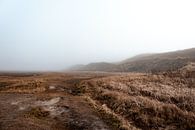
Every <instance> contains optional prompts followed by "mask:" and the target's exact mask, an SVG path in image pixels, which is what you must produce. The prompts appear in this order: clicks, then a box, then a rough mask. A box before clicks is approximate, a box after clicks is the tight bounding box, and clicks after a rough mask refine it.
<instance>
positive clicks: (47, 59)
mask: <svg viewBox="0 0 195 130" xmlns="http://www.w3.org/2000/svg"><path fill="white" fill-rule="evenodd" d="M191 47H195V1H194V0H0V70H61V69H64V68H66V67H69V66H71V65H74V64H86V63H89V62H99V61H108V62H115V61H120V60H123V59H125V58H129V57H131V56H134V55H136V54H140V53H149V52H166V51H172V50H178V49H185V48H191Z"/></svg>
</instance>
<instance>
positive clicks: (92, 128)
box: [0, 75, 110, 130]
mask: <svg viewBox="0 0 195 130" xmlns="http://www.w3.org/2000/svg"><path fill="white" fill-rule="evenodd" d="M19 78H20V77H19ZM27 78H28V80H29V79H30V78H35V77H27ZM27 78H26V80H27ZM38 78H39V79H40V76H39V77H38ZM90 78H93V77H90ZM86 79H89V78H85V77H84V78H82V76H80V77H79V78H74V77H71V79H69V78H66V77H64V76H61V75H60V76H59V75H58V76H56V77H52V78H51V76H46V77H45V76H43V80H45V81H47V82H44V83H43V84H42V85H43V86H44V87H45V88H46V89H44V90H45V91H44V92H42V91H40V92H37V93H36V92H35V93H30V91H31V88H29V87H28V89H29V90H28V91H29V93H26V92H27V90H26V89H27V88H26V89H25V88H24V87H21V89H25V91H21V90H20V91H18V90H19V89H20V87H19V88H18V87H15V89H14V90H13V87H10V86H8V87H5V86H4V87H5V88H2V90H1V92H0V129H2V130H34V129H36V130H46V129H47V130H109V129H110V127H109V126H108V125H107V124H106V123H105V122H103V121H102V119H101V118H100V117H99V116H98V113H97V112H96V111H95V110H94V109H93V108H92V107H91V106H90V105H89V104H88V102H87V101H86V100H85V98H83V97H82V96H80V95H78V93H79V91H78V90H76V89H77V86H76V85H77V84H78V83H80V82H81V81H83V80H86ZM1 80H6V79H5V78H2V79H1ZM13 80H16V79H11V78H10V79H9V80H8V81H7V82H13ZM22 80H23V81H22V83H25V78H22ZM33 80H36V79H33ZM20 81H21V79H18V81H16V83H18V82H20ZM21 86H22V84H21ZM32 87H34V86H32ZM9 90H12V91H10V92H9ZM41 90H42V89H41ZM24 92H25V93H24Z"/></svg>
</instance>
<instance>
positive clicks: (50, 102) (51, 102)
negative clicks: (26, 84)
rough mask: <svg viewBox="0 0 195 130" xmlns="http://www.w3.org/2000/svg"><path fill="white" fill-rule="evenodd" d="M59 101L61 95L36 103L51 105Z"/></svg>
mask: <svg viewBox="0 0 195 130" xmlns="http://www.w3.org/2000/svg"><path fill="white" fill-rule="evenodd" d="M59 101H60V97H57V98H52V99H51V100H48V101H38V102H36V105H38V106H51V105H54V104H56V103H58V102H59Z"/></svg>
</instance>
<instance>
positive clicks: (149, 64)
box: [73, 48, 195, 72]
mask: <svg viewBox="0 0 195 130" xmlns="http://www.w3.org/2000/svg"><path fill="white" fill-rule="evenodd" d="M191 62H195V48H191V49H186V50H180V51H174V52H167V53H159V54H142V55H138V56H135V57H132V58H129V59H126V60H123V61H121V62H118V63H117V64H115V63H105V62H101V63H91V64H88V65H85V66H81V67H76V68H74V69H73V70H79V71H113V72H151V71H167V70H177V69H180V68H182V67H184V66H185V65H187V64H188V63H191Z"/></svg>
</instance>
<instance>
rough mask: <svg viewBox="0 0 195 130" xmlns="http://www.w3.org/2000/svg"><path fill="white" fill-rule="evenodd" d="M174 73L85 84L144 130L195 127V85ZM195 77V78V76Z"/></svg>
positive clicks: (91, 93) (95, 97)
mask: <svg viewBox="0 0 195 130" xmlns="http://www.w3.org/2000/svg"><path fill="white" fill-rule="evenodd" d="M177 75H178V76H173V75H170V74H164V75H162V74H158V75H150V74H147V75H144V74H128V75H125V76H112V77H108V78H102V79H95V80H90V81H88V82H85V83H82V86H83V87H84V88H83V89H85V91H86V94H88V95H89V96H91V98H92V99H93V100H95V101H98V102H100V103H101V104H102V105H103V104H106V106H108V108H109V109H111V110H112V111H113V112H114V113H116V114H117V115H120V116H121V117H123V118H124V119H125V120H128V121H129V122H133V125H134V126H135V127H137V128H141V129H181V130H182V129H195V88H194V87H189V81H190V80H189V79H188V78H186V77H184V76H182V75H181V76H179V74H177ZM191 78H193V77H191Z"/></svg>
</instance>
